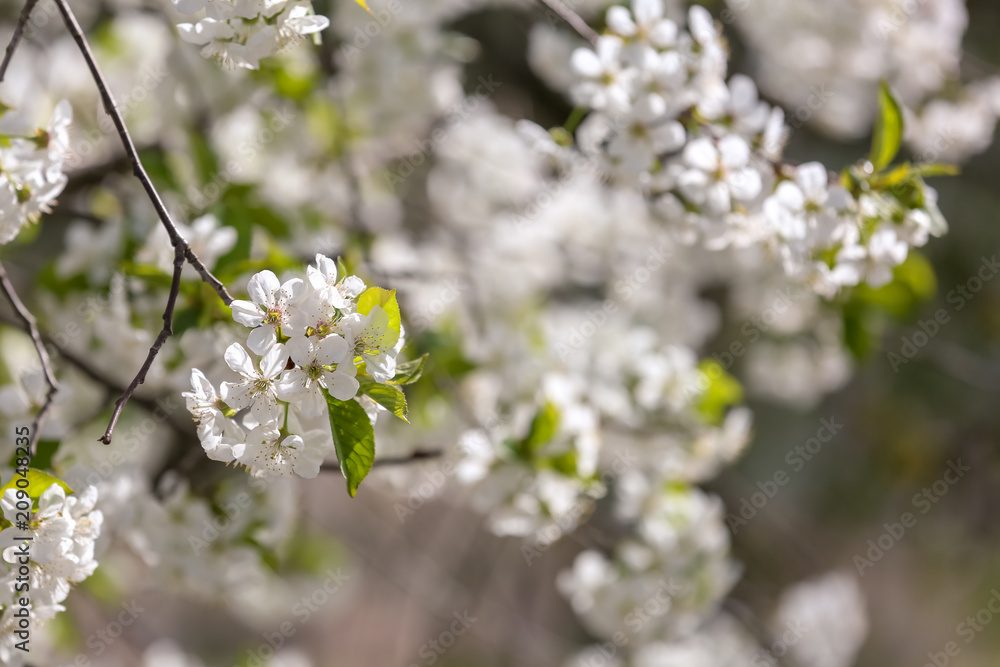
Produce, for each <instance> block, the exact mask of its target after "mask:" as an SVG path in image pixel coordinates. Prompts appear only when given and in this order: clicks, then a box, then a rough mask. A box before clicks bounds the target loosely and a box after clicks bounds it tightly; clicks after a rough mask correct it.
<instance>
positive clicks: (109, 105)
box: [53, 0, 233, 306]
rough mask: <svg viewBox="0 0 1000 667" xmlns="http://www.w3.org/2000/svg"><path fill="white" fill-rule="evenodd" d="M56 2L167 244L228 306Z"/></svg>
mask: <svg viewBox="0 0 1000 667" xmlns="http://www.w3.org/2000/svg"><path fill="white" fill-rule="evenodd" d="M53 1H54V2H55V3H56V7H57V8H58V9H59V12H60V13H61V14H62V17H63V22H64V23H65V24H66V29H67V30H69V33H70V35H71V36H72V37H73V41H75V42H76V45H77V47H78V48H79V49H80V52H81V53H82V54H83V57H84V59H85V60H86V61H87V67H88V68H89V69H90V74H91V77H92V78H93V79H94V83H95V84H97V89H98V91H99V92H100V94H101V101H102V102H103V104H104V110H105V111H106V112H107V114H108V115H109V116H110V117H111V120H112V122H113V123H114V125H115V129H116V130H117V131H118V136H119V137H120V138H121V142H122V145H123V146H124V147H125V152H126V153H128V157H129V160H130V161H131V162H132V173H133V174H135V177H136V178H138V179H139V182H140V183H142V187H143V189H144V190H145V191H146V195H147V196H148V197H149V200H150V201H151V202H152V203H153V208H155V209H156V214H157V216H159V218H160V222H162V223H163V227H164V228H165V229H166V230H167V235H168V236H169V237H170V243H171V245H173V246H175V247H176V246H180V247H181V248H182V249H183V251H184V258H185V259H186V260H187V262H188V264H190V265H191V266H193V267H194V269H195V270H196V271H197V272H198V275H200V276H201V279H202V280H204V281H205V282H206V283H208V284H209V285H211V286H212V289H214V290H215V292H216V293H217V294H218V295H219V298H220V299H222V300H223V302H225V304H226V305H227V306H228V305H229V304H230V303H232V302H233V297H232V296H230V294H229V292H228V291H227V290H226V286H225V285H223V284H222V282H221V281H219V279H218V278H216V277H215V276H214V275H212V272H211V271H209V270H208V268H207V267H206V266H205V265H204V264H203V263H202V262H201V260H200V259H198V256H197V255H195V253H194V251H193V250H191V246H189V245H188V242H187V241H185V240H184V237H183V236H181V234H180V232H178V231H177V226H176V225H175V224H174V221H173V220H172V219H171V218H170V214H169V213H168V212H167V209H166V207H165V206H164V205H163V200H162V199H160V194H159V193H158V192H157V191H156V188H155V187H154V186H153V182H152V181H151V180H150V179H149V175H148V174H147V173H146V169H145V168H144V167H143V166H142V161H141V160H140V159H139V153H138V151H137V150H136V148H135V144H134V143H133V142H132V136H131V135H130V134H129V132H128V128H126V127H125V121H124V120H123V119H122V116H121V114H120V113H119V112H118V107H117V106H116V105H115V99H114V97H113V96H112V94H111V89H110V88H108V83H107V81H105V80H104V75H103V74H102V73H101V69H100V67H98V65H97V61H96V60H95V59H94V54H93V52H92V51H91V50H90V44H89V43H88V42H87V38H86V36H85V35H84V34H83V30H82V29H81V28H80V24H79V23H77V20H76V16H74V15H73V10H72V9H70V8H69V4H68V3H67V2H66V0H53Z"/></svg>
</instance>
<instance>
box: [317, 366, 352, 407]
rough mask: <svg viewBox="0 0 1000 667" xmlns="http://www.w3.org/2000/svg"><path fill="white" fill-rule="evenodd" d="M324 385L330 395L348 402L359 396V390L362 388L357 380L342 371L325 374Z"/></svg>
mask: <svg viewBox="0 0 1000 667" xmlns="http://www.w3.org/2000/svg"><path fill="white" fill-rule="evenodd" d="M323 384H325V385H326V388H327V390H328V391H329V392H330V395H331V396H333V397H334V398H336V399H337V400H340V401H346V400H349V399H352V398H354V397H355V396H357V394H358V388H359V387H360V386H361V385H360V384H359V383H358V380H357V378H354V377H351V376H350V375H348V374H347V373H342V372H340V371H336V372H334V373H323Z"/></svg>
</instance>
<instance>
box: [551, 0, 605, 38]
mask: <svg viewBox="0 0 1000 667" xmlns="http://www.w3.org/2000/svg"><path fill="white" fill-rule="evenodd" d="M538 1H539V2H540V3H541V4H542V5H544V6H545V7H547V8H548V9H550V10H552V11H553V12H555V13H556V14H557V15H558V16H559V18H561V19H562V20H563V21H565V22H566V23H568V24H569V27H570V28H573V30H575V31H576V33H577V34H578V35H580V37H583V38H584V39H585V40H587V41H588V42H590V43H591V44H596V43H597V38H598V37H599V35H598V34H597V33H596V32H595V31H594V29H593V28H591V27H590V26H589V25H587V22H586V21H584V20H583V17H582V16H580V15H579V14H577V13H576V12H574V11H573V10H572V9H570V8H569V6H568V5H566V3H564V2H563V1H562V0H538Z"/></svg>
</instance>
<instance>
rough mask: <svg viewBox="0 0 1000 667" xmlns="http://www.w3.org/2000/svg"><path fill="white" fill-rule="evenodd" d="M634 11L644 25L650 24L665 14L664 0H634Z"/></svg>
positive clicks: (637, 18)
mask: <svg viewBox="0 0 1000 667" xmlns="http://www.w3.org/2000/svg"><path fill="white" fill-rule="evenodd" d="M632 12H633V13H634V14H635V18H636V20H637V21H638V22H639V23H640V24H642V25H650V24H651V23H653V21H655V20H657V19H659V18H661V17H662V16H663V1H662V0H632Z"/></svg>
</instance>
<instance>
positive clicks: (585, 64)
mask: <svg viewBox="0 0 1000 667" xmlns="http://www.w3.org/2000/svg"><path fill="white" fill-rule="evenodd" d="M570 65H571V66H572V67H573V70H574V71H575V72H576V73H577V74H579V75H580V76H587V77H590V78H593V79H596V78H597V77H599V76H601V73H602V72H603V71H604V66H603V65H602V64H601V61H600V60H599V59H598V58H597V54H596V53H594V52H593V51H591V50H590V49H583V48H581V49H577V50H576V51H574V52H573V55H572V56H571V57H570Z"/></svg>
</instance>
